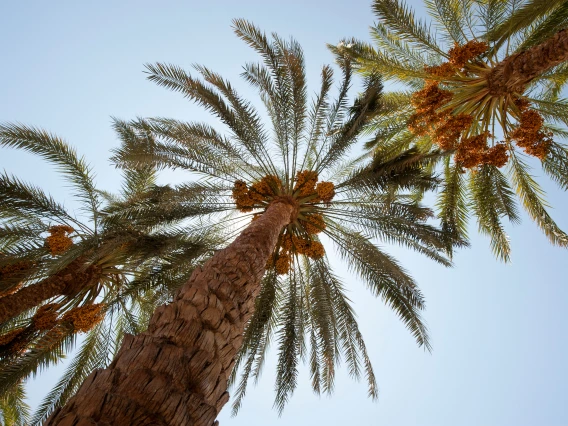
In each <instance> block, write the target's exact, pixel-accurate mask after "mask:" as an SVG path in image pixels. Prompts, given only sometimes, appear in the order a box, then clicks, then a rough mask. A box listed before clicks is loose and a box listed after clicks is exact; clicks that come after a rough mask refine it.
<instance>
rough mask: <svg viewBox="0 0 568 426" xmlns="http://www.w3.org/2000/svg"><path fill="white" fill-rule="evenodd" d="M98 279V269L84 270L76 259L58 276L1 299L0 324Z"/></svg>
mask: <svg viewBox="0 0 568 426" xmlns="http://www.w3.org/2000/svg"><path fill="white" fill-rule="evenodd" d="M97 278H98V271H97V268H96V267H93V266H89V267H87V268H85V269H84V270H83V263H82V261H81V260H80V259H76V260H74V261H73V262H71V263H70V264H69V265H67V266H66V267H65V268H63V269H62V270H61V271H59V272H58V273H57V274H55V275H53V276H51V277H49V278H46V279H44V280H42V281H40V282H38V283H35V284H32V285H29V286H26V287H24V288H22V289H20V290H18V291H17V292H16V293H13V294H10V295H8V296H4V297H2V298H0V324H1V323H3V322H5V321H8V320H9V319H10V318H14V317H15V316H17V315H20V314H21V313H23V312H25V311H27V310H28V309H31V308H33V307H35V306H37V305H39V304H40V303H42V302H44V301H46V300H49V299H51V298H52V297H56V296H62V295H72V294H74V293H75V292H77V291H78V290H80V289H81V288H85V287H88V286H89V285H91V284H92V283H93V282H94V281H96V279H97Z"/></svg>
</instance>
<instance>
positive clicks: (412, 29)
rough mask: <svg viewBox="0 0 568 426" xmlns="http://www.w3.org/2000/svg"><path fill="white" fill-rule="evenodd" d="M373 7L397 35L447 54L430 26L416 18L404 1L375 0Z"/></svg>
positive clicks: (416, 45)
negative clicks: (433, 34)
mask: <svg viewBox="0 0 568 426" xmlns="http://www.w3.org/2000/svg"><path fill="white" fill-rule="evenodd" d="M372 9H373V12H375V14H377V15H379V16H380V17H381V22H382V23H383V24H384V25H385V26H387V27H388V28H389V30H390V31H392V32H393V33H394V34H395V35H396V36H397V37H399V38H401V39H402V40H406V41H408V43H410V44H411V45H414V46H415V47H416V48H417V49H423V50H433V51H435V52H437V53H439V54H440V55H442V56H445V53H444V52H443V51H442V50H441V49H440V47H439V46H438V43H437V41H436V38H435V37H432V35H431V31H430V27H429V26H428V25H427V24H426V23H425V22H424V21H422V20H418V19H416V16H415V14H414V12H413V11H412V10H411V9H410V8H409V7H408V6H407V5H406V3H404V1H398V0H375V1H374V2H373V4H372Z"/></svg>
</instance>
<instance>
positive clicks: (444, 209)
mask: <svg viewBox="0 0 568 426" xmlns="http://www.w3.org/2000/svg"><path fill="white" fill-rule="evenodd" d="M466 198H467V188H466V187H465V184H464V178H463V175H462V173H461V170H460V167H458V166H450V165H449V164H447V165H446V170H445V182H444V185H443V186H442V190H441V191H440V194H439V196H438V203H437V207H438V210H439V212H440V213H439V214H438V216H439V218H440V221H441V223H442V229H443V230H444V231H446V232H448V233H449V234H450V235H452V236H454V238H456V239H458V240H463V241H464V242H465V241H467V221H468V208H467V202H466ZM464 244H465V243H464Z"/></svg>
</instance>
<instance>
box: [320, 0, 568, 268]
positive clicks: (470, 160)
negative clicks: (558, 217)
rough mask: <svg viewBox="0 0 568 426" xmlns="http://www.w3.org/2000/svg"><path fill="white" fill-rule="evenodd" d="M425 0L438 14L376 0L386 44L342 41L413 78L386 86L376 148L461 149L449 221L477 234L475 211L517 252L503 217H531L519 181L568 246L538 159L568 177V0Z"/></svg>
mask: <svg viewBox="0 0 568 426" xmlns="http://www.w3.org/2000/svg"><path fill="white" fill-rule="evenodd" d="M424 3H425V6H426V9H427V11H428V14H429V15H430V18H431V22H428V21H426V20H424V19H419V18H418V17H417V15H416V13H415V12H414V11H413V10H412V9H411V8H410V7H408V6H407V5H406V4H405V3H404V2H403V1H400V0H375V1H374V2H373V11H374V12H375V15H376V17H377V22H376V23H375V24H374V25H373V27H372V28H371V36H372V38H373V40H374V43H375V46H372V45H370V44H366V43H363V42H358V41H355V40H345V41H343V42H341V43H340V44H339V45H337V46H330V48H331V49H332V50H333V51H334V52H335V53H336V54H337V55H339V56H345V55H348V56H350V57H353V58H356V60H357V63H358V67H359V69H360V71H361V72H363V73H364V74H368V73H375V72H380V73H382V75H383V76H384V77H385V78H386V79H388V80H391V81H393V82H396V83H397V84H399V85H401V86H402V87H404V89H401V90H399V91H393V92H391V93H387V94H385V95H384V96H383V100H384V104H385V108H383V110H382V111H381V112H380V113H379V114H377V115H376V117H375V118H374V119H373V120H372V121H371V123H370V124H369V125H368V126H367V130H368V131H369V132H374V133H375V135H374V137H373V139H372V140H370V141H369V142H368V143H367V148H369V149H370V150H373V151H381V152H383V153H384V154H383V155H387V156H388V155H392V156H396V155H398V154H399V153H400V152H403V151H404V150H406V149H407V148H408V147H409V146H411V145H412V144H416V146H417V149H419V150H420V152H424V153H426V152H430V151H431V150H434V149H440V148H441V149H442V150H444V151H445V152H447V153H450V154H452V156H451V157H447V158H446V159H445V160H444V161H443V167H444V185H443V187H442V191H441V192H440V194H439V203H438V209H439V216H440V218H441V220H442V226H443V228H444V229H446V230H448V231H450V232H453V233H454V234H456V235H460V236H465V235H466V226H467V220H468V216H469V214H470V212H471V213H473V215H475V216H476V217H477V221H478V225H479V230H480V231H481V232H483V233H485V234H488V235H489V236H490V237H491V245H492V248H493V251H494V252H495V254H496V255H497V256H498V257H499V258H501V259H503V260H505V261H507V260H509V255H510V246H509V241H508V238H507V235H506V234H505V231H504V228H503V224H502V219H503V218H508V219H509V220H510V221H512V222H513V223H516V222H518V221H519V216H518V211H517V205H516V200H515V192H516V194H517V196H518V198H519V199H520V201H521V202H522V205H523V207H524V208H525V210H526V211H527V212H528V214H529V216H530V217H531V218H532V219H533V220H534V221H535V222H536V223H537V224H538V226H539V227H540V228H541V229H542V231H543V232H544V233H545V234H546V236H547V237H548V238H549V240H550V241H551V242H552V243H554V244H558V245H560V246H567V245H568V236H567V235H566V234H565V233H564V232H563V231H562V230H561V229H559V228H558V226H557V225H556V223H555V222H554V221H553V219H552V218H551V217H550V215H549V213H548V212H547V210H546V208H545V207H546V201H545V200H544V192H543V191H542V189H541V188H540V186H539V185H538V184H537V182H536V181H535V179H534V177H533V175H532V174H531V167H530V163H535V162H536V161H537V160H540V162H541V167H542V169H543V170H544V171H545V173H547V174H548V175H549V176H550V177H551V179H552V180H554V181H556V182H557V183H558V184H559V185H560V187H561V188H563V189H567V188H568V151H567V149H566V146H565V145H564V144H562V143H561V142H560V140H561V139H562V138H564V137H565V136H566V135H567V132H566V127H565V126H566V125H567V124H568V115H567V111H568V101H567V100H566V99H564V98H561V95H562V89H563V88H564V87H565V85H566V82H567V80H568V66H567V63H566V60H567V58H568V32H567V31H566V30H565V28H566V27H567V26H568V24H567V22H568V21H567V20H566V16H567V15H566V14H567V11H568V2H566V1H565V0H553V1H550V2H548V1H547V2H543V1H536V0H503V1H500V0H497V1H486V0H468V1H454V0H425V2H424ZM527 156H528V158H527ZM531 157H535V158H534V159H533V160H531ZM527 160H530V161H529V162H527ZM464 173H465V175H464Z"/></svg>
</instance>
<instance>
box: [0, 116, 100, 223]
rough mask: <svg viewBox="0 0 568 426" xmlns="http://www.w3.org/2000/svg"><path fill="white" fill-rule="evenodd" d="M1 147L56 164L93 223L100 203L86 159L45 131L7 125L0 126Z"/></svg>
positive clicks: (19, 125) (18, 125) (17, 125)
mask: <svg viewBox="0 0 568 426" xmlns="http://www.w3.org/2000/svg"><path fill="white" fill-rule="evenodd" d="M0 145H1V146H7V147H12V148H18V149H23V150H25V151H29V152H31V153H34V154H36V155H39V156H41V157H43V158H45V159H46V160H47V161H49V162H51V163H54V164H56V165H57V166H58V168H59V169H60V170H61V172H62V173H63V174H64V176H65V177H66V178H67V179H68V180H69V182H70V183H71V184H72V185H73V187H75V189H76V193H75V195H76V196H77V199H78V200H80V201H82V202H83V204H84V205H85V207H86V209H87V210H88V211H89V212H90V213H91V214H92V215H93V218H94V220H95V221H96V217H97V214H98V209H99V206H100V200H99V197H98V195H97V192H96V190H95V185H94V176H93V172H92V170H91V168H90V167H89V165H88V164H87V163H86V161H85V159H84V158H79V157H78V156H77V153H76V152H75V150H74V149H72V148H70V147H69V145H67V144H66V143H65V142H63V140H61V139H60V138H59V137H57V136H55V135H52V134H50V133H48V132H46V131H45V130H41V129H37V128H34V127H29V126H25V125H21V124H11V123H8V124H2V125H0Z"/></svg>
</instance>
